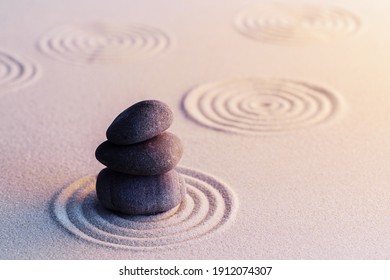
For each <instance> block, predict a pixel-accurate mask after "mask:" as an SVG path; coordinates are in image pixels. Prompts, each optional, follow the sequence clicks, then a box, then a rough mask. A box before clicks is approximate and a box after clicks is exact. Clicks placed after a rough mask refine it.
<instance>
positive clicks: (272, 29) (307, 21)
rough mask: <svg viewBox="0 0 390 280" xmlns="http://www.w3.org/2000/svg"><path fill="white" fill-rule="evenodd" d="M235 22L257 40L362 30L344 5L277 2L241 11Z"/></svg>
mask: <svg viewBox="0 0 390 280" xmlns="http://www.w3.org/2000/svg"><path fill="white" fill-rule="evenodd" d="M235 25H236V27H237V29H238V30H239V31H240V32H241V33H242V34H244V35H246V36H248V37H250V38H252V39H255V40H259V41H264V42H273V43H307V42H310V41H312V42H313V41H331V40H335V39H336V40H337V39H340V38H344V37H346V36H349V35H351V34H353V33H355V32H356V31H357V30H358V29H359V27H360V20H359V18H358V17H357V16H355V15H354V14H352V13H350V12H349V11H346V10H344V9H341V8H333V7H327V8H325V7H317V6H310V5H308V6H295V5H282V4H274V5H263V6H256V7H251V8H249V9H245V10H243V11H241V12H240V13H239V14H238V15H237V17H236V19H235Z"/></svg>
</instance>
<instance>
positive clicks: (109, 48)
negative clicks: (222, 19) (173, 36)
mask: <svg viewBox="0 0 390 280" xmlns="http://www.w3.org/2000/svg"><path fill="white" fill-rule="evenodd" d="M169 44H170V39H169V37H168V35H166V34H165V33H164V32H162V31H160V30H158V29H156V28H153V27H147V26H126V25H125V26H121V25H112V24H106V23H91V24H80V25H74V26H63V27H58V28H56V29H53V30H51V31H50V32H48V33H47V34H45V35H44V36H43V37H42V38H41V39H40V40H39V42H38V47H39V49H40V51H41V52H42V53H44V54H46V55H48V56H50V57H52V58H55V59H59V60H62V61H70V62H73V63H103V64H104V63H120V62H130V61H134V60H137V59H142V58H145V57H149V56H152V55H154V54H157V53H159V52H161V51H163V50H165V49H166V48H167V47H168V46H169Z"/></svg>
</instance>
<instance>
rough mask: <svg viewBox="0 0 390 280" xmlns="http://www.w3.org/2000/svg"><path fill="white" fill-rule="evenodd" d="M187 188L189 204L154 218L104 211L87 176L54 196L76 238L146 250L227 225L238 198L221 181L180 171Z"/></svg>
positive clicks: (56, 210)
mask: <svg viewBox="0 0 390 280" xmlns="http://www.w3.org/2000/svg"><path fill="white" fill-rule="evenodd" d="M177 171H178V172H179V173H181V174H182V175H183V176H184V178H185V181H186V184H187V195H186V198H185V200H184V201H183V202H182V203H181V204H180V205H179V206H178V207H176V208H175V209H172V210H170V211H168V212H165V213H162V214H157V215H152V216H126V215H122V214H117V213H113V212H111V211H108V210H106V209H104V208H102V207H101V206H100V204H99V203H98V201H97V198H96V195H95V182H96V177H94V176H93V177H86V178H83V179H80V180H79V181H76V182H75V183H73V184H71V185H70V186H68V187H66V188H64V189H62V190H61V192H60V193H59V194H58V195H57V196H56V197H55V200H54V203H53V211H54V214H55V217H56V219H57V220H58V221H59V222H60V223H61V224H62V226H64V227H65V228H66V229H67V230H69V231H70V232H71V233H73V234H74V235H76V236H78V237H81V238H83V239H85V240H88V241H91V242H94V243H98V244H101V245H105V246H111V247H116V248H123V249H136V250H147V249H155V248H159V247H166V246H173V245H175V244H181V243H183V242H187V241H191V240H193V239H198V238H201V237H203V236H205V235H208V234H210V233H212V232H213V231H216V230H218V229H221V228H222V227H224V226H226V225H227V224H228V223H229V222H230V221H231V220H232V218H233V217H234V215H235V211H236V208H237V203H236V199H235V196H234V195H233V193H232V192H231V191H230V190H229V188H228V187H227V186H225V185H224V184H223V183H221V182H220V181H219V180H217V179H215V178H213V177H211V176H209V175H206V174H204V173H201V172H198V171H194V170H191V169H187V168H183V167H180V168H177Z"/></svg>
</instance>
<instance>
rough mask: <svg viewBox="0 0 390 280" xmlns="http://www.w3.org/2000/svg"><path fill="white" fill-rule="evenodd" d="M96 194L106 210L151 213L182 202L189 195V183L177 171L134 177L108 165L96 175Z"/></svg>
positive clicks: (140, 213) (138, 213) (132, 213)
mask: <svg viewBox="0 0 390 280" xmlns="http://www.w3.org/2000/svg"><path fill="white" fill-rule="evenodd" d="M96 194H97V197H98V199H99V201H100V203H101V204H102V206H104V207H105V208H107V209H110V210H114V211H118V212H122V213H125V214H130V215H150V214H157V213H161V212H165V211H168V210H170V209H172V208H174V207H175V206H177V205H179V204H180V202H181V201H182V200H183V199H184V196H185V194H186V186H185V182H184V179H183V177H182V176H181V175H180V174H179V173H177V172H176V171H175V170H172V171H169V172H167V173H164V174H161V175H157V176H132V175H127V174H122V173H119V172H115V171H113V170H110V169H108V168H105V169H103V170H102V171H100V173H99V175H98V177H97V181H96Z"/></svg>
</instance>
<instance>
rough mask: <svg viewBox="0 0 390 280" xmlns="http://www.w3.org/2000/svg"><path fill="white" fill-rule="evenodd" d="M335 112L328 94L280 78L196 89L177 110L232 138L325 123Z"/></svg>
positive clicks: (219, 83)
mask: <svg viewBox="0 0 390 280" xmlns="http://www.w3.org/2000/svg"><path fill="white" fill-rule="evenodd" d="M338 108H339V101H338V98H337V97H336V95H335V94H334V93H332V92H331V91H329V90H327V89H325V88H322V87H319V86H315V85H312V84H308V83H304V82H298V81H292V80H281V79H261V78H247V79H236V80H224V81H217V82H212V83H207V84H203V85H200V86H198V87H196V88H194V89H193V90H191V91H190V92H189V93H188V94H186V95H185V97H184V99H183V109H184V110H185V112H186V113H187V114H188V115H189V116H190V117H191V118H192V119H193V120H195V121H196V122H198V123H199V124H201V125H204V126H206V127H208V128H211V129H215V130H221V131H226V132H231V133H238V134H252V135H267V134H272V133H281V132H286V131H294V130H297V129H302V128H305V127H308V126H312V125H315V124H318V123H322V122H325V121H327V120H329V119H331V118H332V117H333V116H334V115H335V114H336V112H337V111H338Z"/></svg>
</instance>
